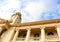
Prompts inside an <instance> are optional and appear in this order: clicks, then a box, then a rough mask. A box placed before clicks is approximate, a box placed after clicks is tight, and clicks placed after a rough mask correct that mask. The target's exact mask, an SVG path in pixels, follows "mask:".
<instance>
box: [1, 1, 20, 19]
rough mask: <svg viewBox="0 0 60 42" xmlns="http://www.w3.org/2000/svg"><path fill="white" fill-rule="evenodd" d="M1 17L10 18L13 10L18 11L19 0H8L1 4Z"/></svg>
mask: <svg viewBox="0 0 60 42" xmlns="http://www.w3.org/2000/svg"><path fill="white" fill-rule="evenodd" d="M0 6H1V7H0V17H2V18H5V19H9V17H10V16H11V15H12V14H13V11H17V10H19V8H20V5H19V1H18V0H6V1H5V2H4V3H1V4H0Z"/></svg>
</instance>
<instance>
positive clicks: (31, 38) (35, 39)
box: [30, 37, 40, 41]
mask: <svg viewBox="0 0 60 42" xmlns="http://www.w3.org/2000/svg"><path fill="white" fill-rule="evenodd" d="M30 40H34V41H38V40H40V37H30Z"/></svg>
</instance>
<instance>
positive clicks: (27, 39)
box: [26, 29, 30, 42]
mask: <svg viewBox="0 0 60 42" xmlns="http://www.w3.org/2000/svg"><path fill="white" fill-rule="evenodd" d="M29 38H30V29H28V30H27V35H26V42H29Z"/></svg>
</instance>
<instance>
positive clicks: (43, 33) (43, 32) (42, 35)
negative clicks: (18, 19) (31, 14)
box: [41, 27, 45, 42]
mask: <svg viewBox="0 0 60 42" xmlns="http://www.w3.org/2000/svg"><path fill="white" fill-rule="evenodd" d="M41 41H42V42H44V41H45V31H44V27H42V29H41Z"/></svg>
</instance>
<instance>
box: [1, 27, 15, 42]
mask: <svg viewBox="0 0 60 42" xmlns="http://www.w3.org/2000/svg"><path fill="white" fill-rule="evenodd" d="M14 32H15V27H11V28H9V29H8V30H7V31H6V32H5V33H3V34H2V37H1V42H11V40H12V37H13V34H14Z"/></svg>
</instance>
